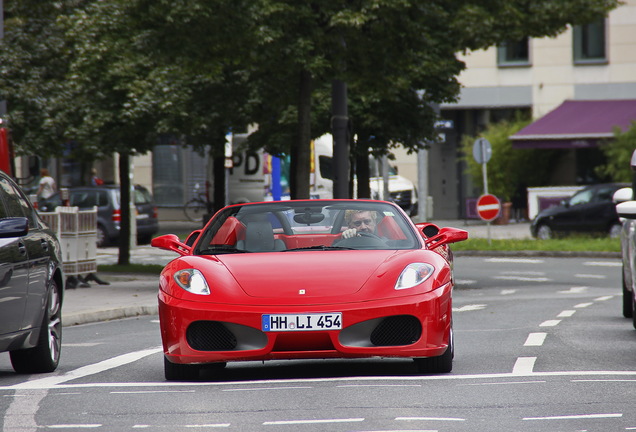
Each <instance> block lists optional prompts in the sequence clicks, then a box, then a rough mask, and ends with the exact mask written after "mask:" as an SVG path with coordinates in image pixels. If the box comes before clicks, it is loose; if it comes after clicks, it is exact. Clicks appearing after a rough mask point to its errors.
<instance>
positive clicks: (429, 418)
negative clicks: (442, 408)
mask: <svg viewBox="0 0 636 432" xmlns="http://www.w3.org/2000/svg"><path fill="white" fill-rule="evenodd" d="M395 420H397V421H429V420H432V421H460V422H463V421H466V419H463V418H455V417H396V418H395Z"/></svg>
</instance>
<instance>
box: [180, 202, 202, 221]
mask: <svg viewBox="0 0 636 432" xmlns="http://www.w3.org/2000/svg"><path fill="white" fill-rule="evenodd" d="M183 212H184V213H185V215H186V217H187V218H188V220H190V221H192V222H202V221H203V215H204V214H205V213H206V212H207V209H206V208H205V205H203V203H202V202H201V201H199V200H194V199H193V200H190V201H188V202H187V203H186V205H185V206H184V207H183Z"/></svg>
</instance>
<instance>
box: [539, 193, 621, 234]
mask: <svg viewBox="0 0 636 432" xmlns="http://www.w3.org/2000/svg"><path fill="white" fill-rule="evenodd" d="M625 186H629V185H627V184H622V183H605V184H597V185H593V186H588V187H585V188H583V189H581V190H580V191H578V192H577V193H575V194H574V195H572V196H571V197H570V198H568V199H566V200H563V201H562V202H561V204H560V205H558V206H554V207H550V208H547V209H545V210H542V211H541V212H539V214H538V215H537V216H536V217H535V218H534V220H533V221H532V225H531V226H530V232H531V233H532V236H533V237H537V238H539V239H549V238H552V237H553V236H554V234H555V233H571V232H599V233H606V234H609V235H610V236H611V237H618V236H620V233H621V228H622V225H621V222H620V220H619V219H618V214H617V213H616V204H615V203H614V202H613V201H612V197H613V196H614V192H616V191H617V190H618V189H620V188H623V187H625Z"/></svg>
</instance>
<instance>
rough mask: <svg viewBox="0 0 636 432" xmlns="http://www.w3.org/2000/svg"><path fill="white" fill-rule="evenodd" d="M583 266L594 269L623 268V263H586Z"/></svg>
mask: <svg viewBox="0 0 636 432" xmlns="http://www.w3.org/2000/svg"><path fill="white" fill-rule="evenodd" d="M583 265H586V266H592V267H621V266H622V265H623V263H622V262H621V261H586V262H584V263H583Z"/></svg>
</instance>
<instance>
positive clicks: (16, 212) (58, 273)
mask: <svg viewBox="0 0 636 432" xmlns="http://www.w3.org/2000/svg"><path fill="white" fill-rule="evenodd" d="M63 281H64V275H63V271H62V259H61V249H60V244H59V242H58V240H57V238H56V237H55V234H54V233H53V232H52V231H51V230H49V229H48V227H47V226H46V225H45V224H44V222H43V221H42V220H41V219H40V217H39V216H38V214H37V211H36V210H35V209H34V208H33V206H32V205H31V203H30V202H29V200H28V198H27V197H26V195H25V194H24V193H23V192H22V190H21V189H20V188H19V187H18V186H17V185H16V184H15V182H14V181H13V180H12V179H11V178H10V177H9V176H8V175H6V174H5V173H4V172H2V171H0V351H1V352H6V351H9V354H10V357H11V364H12V365H13V369H14V370H15V371H16V372H18V373H38V372H52V371H54V370H55V369H56V368H57V365H58V363H59V360H60V349H61V347H62V314H61V311H62V299H63V297H64V282H63Z"/></svg>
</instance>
